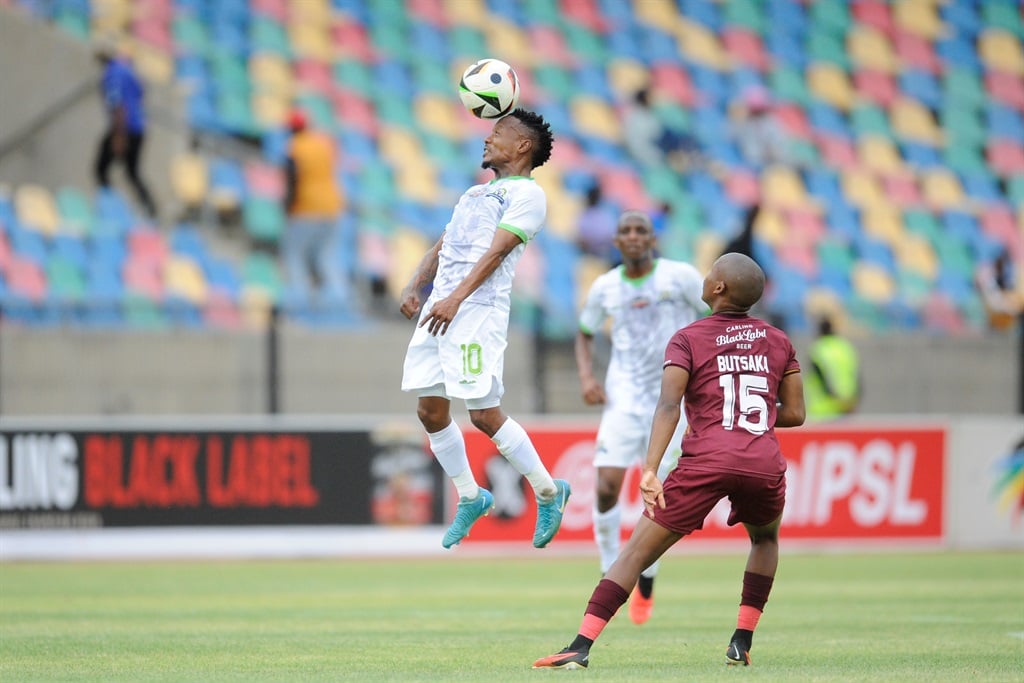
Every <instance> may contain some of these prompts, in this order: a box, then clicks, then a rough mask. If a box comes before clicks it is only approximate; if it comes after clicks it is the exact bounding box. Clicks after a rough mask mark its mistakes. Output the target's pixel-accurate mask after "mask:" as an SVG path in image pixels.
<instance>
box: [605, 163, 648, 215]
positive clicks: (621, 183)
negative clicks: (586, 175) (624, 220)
mask: <svg viewBox="0 0 1024 683" xmlns="http://www.w3.org/2000/svg"><path fill="white" fill-rule="evenodd" d="M598 181H599V182H600V183H601V187H602V189H604V193H605V194H606V195H607V196H608V199H610V200H612V201H614V202H618V203H619V204H620V205H621V206H628V207H630V208H640V209H648V208H650V207H652V206H653V205H654V202H652V201H651V198H650V197H648V196H647V192H646V191H645V190H644V186H643V183H642V182H641V181H640V178H639V177H638V176H637V174H636V173H634V172H633V170H632V169H630V168H624V167H618V166H608V167H606V168H604V169H601V170H600V171H599V172H598Z"/></svg>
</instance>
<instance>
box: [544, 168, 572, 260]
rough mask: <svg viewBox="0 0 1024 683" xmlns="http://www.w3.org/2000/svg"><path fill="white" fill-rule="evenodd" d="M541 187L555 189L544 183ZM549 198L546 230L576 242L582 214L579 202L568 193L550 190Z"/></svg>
mask: <svg viewBox="0 0 1024 683" xmlns="http://www.w3.org/2000/svg"><path fill="white" fill-rule="evenodd" d="M538 170H540V169H538ZM538 182H539V181H538ZM541 186H542V187H544V188H545V189H549V188H553V187H554V186H552V185H547V184H544V183H541ZM547 197H548V213H547V219H546V220H545V226H546V229H547V230H549V231H550V232H551V234H552V235H554V236H556V237H559V238H561V239H563V240H567V241H570V242H575V241H576V236H577V235H578V234H579V220H580V213H582V207H581V206H580V202H579V200H578V199H577V198H575V197H573V196H572V195H570V194H568V193H566V192H559V191H550V190H549V191H548V193H547Z"/></svg>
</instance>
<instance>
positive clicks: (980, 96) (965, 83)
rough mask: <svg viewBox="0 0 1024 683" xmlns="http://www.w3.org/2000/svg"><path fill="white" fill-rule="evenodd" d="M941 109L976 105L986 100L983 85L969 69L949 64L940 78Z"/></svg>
mask: <svg viewBox="0 0 1024 683" xmlns="http://www.w3.org/2000/svg"><path fill="white" fill-rule="evenodd" d="M942 90H943V100H944V103H943V109H956V108H958V107H977V106H980V105H981V104H983V103H984V102H985V100H986V97H987V96H986V95H985V85H984V83H983V82H982V80H981V78H980V77H979V76H978V74H976V73H975V72H973V71H972V70H971V69H968V68H965V67H958V66H956V65H950V66H949V67H948V68H947V69H946V74H945V77H944V78H943V80H942Z"/></svg>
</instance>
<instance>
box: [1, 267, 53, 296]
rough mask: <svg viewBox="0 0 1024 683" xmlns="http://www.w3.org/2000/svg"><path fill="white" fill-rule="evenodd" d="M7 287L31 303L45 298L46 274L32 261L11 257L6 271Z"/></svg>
mask: <svg viewBox="0 0 1024 683" xmlns="http://www.w3.org/2000/svg"><path fill="white" fill-rule="evenodd" d="M5 274H6V279H7V287H8V288H9V289H11V290H12V291H15V292H17V293H19V294H21V295H22V296H25V297H26V298H28V299H30V300H31V301H36V302H38V301H42V300H43V299H45V298H46V289H47V285H46V273H44V272H43V268H42V266H40V265H39V264H37V263H33V262H32V261H26V260H23V259H20V258H17V257H11V259H10V261H9V263H8V264H7V270H6V273H5Z"/></svg>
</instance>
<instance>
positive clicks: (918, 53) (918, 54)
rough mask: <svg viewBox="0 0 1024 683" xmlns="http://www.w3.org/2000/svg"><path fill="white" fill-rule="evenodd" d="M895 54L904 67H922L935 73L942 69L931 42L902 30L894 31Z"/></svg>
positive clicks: (940, 60)
mask: <svg viewBox="0 0 1024 683" xmlns="http://www.w3.org/2000/svg"><path fill="white" fill-rule="evenodd" d="M896 54H897V56H899V58H900V59H901V60H903V64H904V66H905V67H914V68H917V69H922V70H923V71H927V72H929V73H933V74H937V73H940V72H941V71H942V59H941V58H939V56H938V54H936V52H935V49H934V47H932V44H931V43H930V42H928V40H927V39H926V38H924V37H922V36H919V35H915V34H913V33H909V32H907V31H903V30H897V31H896Z"/></svg>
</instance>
